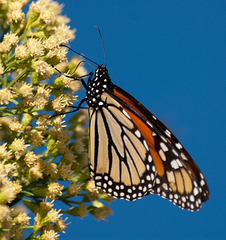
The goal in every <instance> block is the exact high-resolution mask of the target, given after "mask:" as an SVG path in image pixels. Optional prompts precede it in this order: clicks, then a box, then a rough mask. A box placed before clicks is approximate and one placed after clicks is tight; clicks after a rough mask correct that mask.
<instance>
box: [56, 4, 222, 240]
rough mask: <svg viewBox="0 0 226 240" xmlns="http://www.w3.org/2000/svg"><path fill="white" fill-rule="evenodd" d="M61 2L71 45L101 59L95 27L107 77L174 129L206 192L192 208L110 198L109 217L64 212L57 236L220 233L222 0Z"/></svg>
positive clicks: (111, 239) (86, 239)
mask: <svg viewBox="0 0 226 240" xmlns="http://www.w3.org/2000/svg"><path fill="white" fill-rule="evenodd" d="M60 2H63V1H60ZM64 2H65V7H64V14H65V15H67V16H68V17H69V18H70V19H71V23H70V25H71V26H72V28H76V29H77V33H76V35H77V37H76V39H75V40H74V41H73V42H72V43H71V47H72V48H73V49H75V50H76V51H78V52H81V53H85V55H86V56H87V57H89V58H91V59H92V60H94V61H96V62H98V63H100V64H101V63H104V55H103V51H102V47H101V42H100V38H99V35H98V32H97V30H96V29H95V28H94V26H95V25H97V26H99V28H100V29H101V31H102V36H103V40H104V46H105V49H106V54H107V62H108V70H109V73H110V76H111V78H112V81H113V82H114V83H115V84H116V85H119V86H120V87H122V88H123V89H125V90H126V91H128V92H129V93H131V94H132V95H133V96H135V97H136V98H137V99H138V100H139V101H140V102H142V103H143V104H144V105H145V106H146V107H147V108H148V109H149V110H150V111H151V112H152V113H154V114H155V115H156V116H157V117H158V118H159V119H160V120H162V121H163V122H164V123H165V124H166V125H167V126H168V127H169V129H171V130H172V132H174V133H175V135H176V136H177V137H178V138H179V140H180V141H181V142H182V144H183V145H184V146H185V147H186V149H187V150H188V152H189V153H190V154H191V155H192V156H193V158H194V159H195V161H196V162H197V164H198V165H199V166H200V168H201V169H202V171H203V173H204V175H205V176H206V178H207V181H208V184H209V188H210V194H211V195H210V200H209V201H208V202H207V203H204V204H203V207H202V209H201V210H200V211H199V212H196V213H191V212H187V211H183V210H181V209H179V208H177V207H175V206H174V205H173V204H171V203H170V202H168V201H167V200H164V199H161V198H160V197H158V196H154V195H149V196H148V197H145V198H143V199H141V200H138V201H135V202H132V203H131V202H128V201H125V200H116V201H114V202H113V203H112V204H111V207H112V209H113V211H114V215H113V216H110V217H109V220H108V222H104V221H101V222H97V221H96V220H94V218H93V217H92V216H89V217H85V218H84V219H83V220H81V219H79V218H69V221H70V222H71V224H70V225H69V226H68V228H67V233H66V234H65V235H63V236H62V238H61V239H77V240H80V239H81V240H82V239H83V240H89V239H93V240H95V239H98V240H102V239H109V240H114V239H117V240H121V239H122V240H124V239H130V240H135V239H142V240H146V239H193V240H194V239H225V238H226V227H225V222H226V217H225V216H226V207H225V197H226V194H225V190H226V188H225V175H226V174H225V171H226V168H225V156H226V151H225V149H226V147H225V143H226V140H225V139H226V138H225V130H226V129H225V128H226V125H225V122H226V113H225V112H226V111H225V109H226V108H225V103H226V97H225V95H226V94H225V90H226V83H225V75H226V74H225V73H226V71H225V58H224V56H225V44H223V43H224V42H225V33H224V29H225V22H226V21H225V15H224V13H225V1H220V0H218V1H192V0H191V1H186V0H184V1H177V0H174V1H161V0H160V1H133V0H131V1H118V0H115V1H82V0H77V1H64ZM81 94H83V95H84V94H85V93H84V92H81Z"/></svg>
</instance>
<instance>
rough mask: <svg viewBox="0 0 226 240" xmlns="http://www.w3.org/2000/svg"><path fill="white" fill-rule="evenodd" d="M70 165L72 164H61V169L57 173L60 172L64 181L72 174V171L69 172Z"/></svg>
mask: <svg viewBox="0 0 226 240" xmlns="http://www.w3.org/2000/svg"><path fill="white" fill-rule="evenodd" d="M71 165H72V164H68V165H66V164H65V163H63V164H62V166H61V168H60V171H59V172H60V175H61V177H62V178H63V179H64V180H68V179H69V178H70V177H71V175H72V174H73V172H74V171H72V170H71Z"/></svg>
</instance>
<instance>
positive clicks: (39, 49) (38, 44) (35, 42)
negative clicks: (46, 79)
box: [27, 38, 44, 58]
mask: <svg viewBox="0 0 226 240" xmlns="http://www.w3.org/2000/svg"><path fill="white" fill-rule="evenodd" d="M27 47H28V49H29V51H30V54H31V56H32V57H34V58H37V57H41V56H43V55H44V52H43V43H42V41H41V40H40V39H36V38H29V39H28V41H27Z"/></svg>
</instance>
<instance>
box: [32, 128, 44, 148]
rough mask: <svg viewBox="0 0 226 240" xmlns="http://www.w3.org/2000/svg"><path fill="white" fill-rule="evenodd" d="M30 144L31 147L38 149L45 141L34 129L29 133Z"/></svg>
mask: <svg viewBox="0 0 226 240" xmlns="http://www.w3.org/2000/svg"><path fill="white" fill-rule="evenodd" d="M31 142H32V145H33V146H36V147H40V146H41V145H42V144H43V143H44V142H45V141H44V136H43V134H42V132H41V131H37V130H36V129H34V130H32V131H31Z"/></svg>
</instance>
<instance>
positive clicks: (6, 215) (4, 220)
mask: <svg viewBox="0 0 226 240" xmlns="http://www.w3.org/2000/svg"><path fill="white" fill-rule="evenodd" d="M0 213H1V214H0V222H1V224H2V228H8V227H9V226H10V225H11V221H12V217H11V211H10V208H9V207H8V206H6V205H2V204H0Z"/></svg>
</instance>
